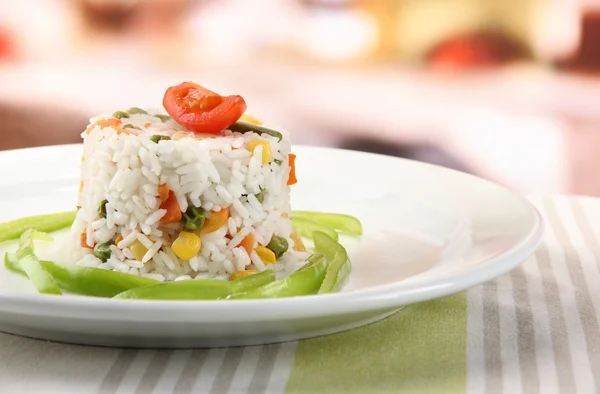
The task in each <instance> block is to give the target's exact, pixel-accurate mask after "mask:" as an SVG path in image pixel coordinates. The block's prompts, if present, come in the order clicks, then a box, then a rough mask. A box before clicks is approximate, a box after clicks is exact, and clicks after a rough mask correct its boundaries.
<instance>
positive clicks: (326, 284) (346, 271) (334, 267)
mask: <svg viewBox="0 0 600 394" xmlns="http://www.w3.org/2000/svg"><path fill="white" fill-rule="evenodd" d="M314 241H315V248H316V249H317V251H318V252H320V253H323V254H324V255H325V257H326V258H327V260H328V261H329V266H328V267H327V273H326V274H325V279H323V283H322V284H321V287H320V288H319V294H323V293H333V292H337V291H340V290H341V289H342V288H343V287H344V285H345V284H346V282H347V281H348V277H349V276H350V270H351V268H352V266H351V264H350V260H348V253H347V252H346V249H344V247H343V246H342V245H340V244H339V243H337V242H335V241H334V240H333V239H332V238H331V237H329V236H328V235H327V234H325V233H323V232H320V231H316V232H315V234H314Z"/></svg>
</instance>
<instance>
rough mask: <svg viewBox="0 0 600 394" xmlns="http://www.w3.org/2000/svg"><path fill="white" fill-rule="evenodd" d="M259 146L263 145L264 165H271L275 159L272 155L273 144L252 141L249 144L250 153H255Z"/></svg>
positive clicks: (264, 141) (263, 141)
mask: <svg viewBox="0 0 600 394" xmlns="http://www.w3.org/2000/svg"><path fill="white" fill-rule="evenodd" d="M259 145H262V162H263V164H269V163H270V162H271V159H273V156H272V155H271V144H270V143H269V141H266V140H252V141H250V142H248V147H247V149H248V150H249V151H250V152H252V153H254V149H256V147H257V146H259Z"/></svg>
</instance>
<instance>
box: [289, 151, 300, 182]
mask: <svg viewBox="0 0 600 394" xmlns="http://www.w3.org/2000/svg"><path fill="white" fill-rule="evenodd" d="M288 157H289V159H290V177H289V178H288V181H287V184H288V186H291V185H294V184H296V182H298V179H296V155H295V154H293V153H290V154H289V155H288Z"/></svg>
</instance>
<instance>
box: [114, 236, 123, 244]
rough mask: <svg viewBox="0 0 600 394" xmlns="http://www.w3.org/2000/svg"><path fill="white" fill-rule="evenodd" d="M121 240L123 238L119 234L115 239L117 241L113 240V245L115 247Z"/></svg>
mask: <svg viewBox="0 0 600 394" xmlns="http://www.w3.org/2000/svg"><path fill="white" fill-rule="evenodd" d="M122 240H123V236H122V235H121V234H119V236H118V237H117V239H115V245H117V244H118V243H119V242H121V241H122Z"/></svg>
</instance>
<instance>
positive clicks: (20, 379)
mask: <svg viewBox="0 0 600 394" xmlns="http://www.w3.org/2000/svg"><path fill="white" fill-rule="evenodd" d="M531 201H532V202H533V203H534V205H535V206H536V207H537V208H538V209H539V210H540V212H541V214H542V216H543V217H544V220H545V223H546V232H545V235H544V238H543V241H542V244H541V245H540V247H539V248H538V249H537V251H536V252H535V254H534V255H533V256H532V257H531V258H529V259H528V260H527V261H525V262H524V263H523V264H522V265H521V266H519V267H518V268H517V269H515V270H513V271H512V272H510V273H508V274H506V275H503V276H501V277H499V278H497V279H496V280H494V281H491V282H488V283H486V284H483V285H480V286H477V287H474V288H472V289H470V290H468V291H464V292H461V293H458V294H455V295H452V296H449V297H445V298H442V299H437V300H432V301H428V302H423V303H420V304H416V305H410V306H407V307H406V308H405V309H403V310H402V311H400V312H398V313H397V314H395V315H393V316H391V317H389V318H387V319H385V320H383V321H380V322H378V323H374V324H371V325H369V326H366V327H362V328H358V329H354V330H351V331H347V332H343V333H340V334H335V335H330V336H326V337H320V338H315V339H308V340H303V341H299V342H291V343H283V344H275V345H267V346H254V347H246V348H229V349H209V350H205V349H197V350H172V351H169V350H135V349H109V348H95V347H86V346H76V345H67V344H58V343H51V342H45V341H38V340H34V339H26V338H21V337H17V336H12V335H6V334H0V392H2V393H8V392H15V393H17V392H18V393H21V392H23V393H55V392H60V393H63V394H69V393H103V394H108V393H132V392H135V393H196V392H202V393H214V394H217V393H317V392H318V393H321V392H325V393H398V392H415V393H416V392H418V393H439V392H443V393H482V392H485V393H510V394H513V393H537V392H541V393H592V392H598V390H600V328H599V317H600V242H599V235H600V200H597V199H591V198H575V197H566V196H553V197H548V196H544V197H532V198H531Z"/></svg>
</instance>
